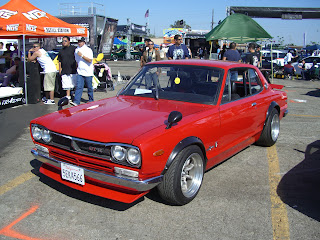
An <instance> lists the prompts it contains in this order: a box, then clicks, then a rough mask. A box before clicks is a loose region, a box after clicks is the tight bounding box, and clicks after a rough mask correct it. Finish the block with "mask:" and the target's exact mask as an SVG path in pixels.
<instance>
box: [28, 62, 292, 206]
mask: <svg viewBox="0 0 320 240" xmlns="http://www.w3.org/2000/svg"><path fill="white" fill-rule="evenodd" d="M282 87H283V86H281V85H273V84H269V83H268V82H267V81H266V79H265V78H264V77H263V75H262V73H261V72H260V71H259V69H258V68H256V67H254V66H252V65H249V64H241V63H233V62H225V61H224V62H223V61H208V60H176V61H159V62H152V63H149V64H147V65H146V66H144V67H143V68H142V69H141V70H140V71H139V72H138V73H137V74H136V75H135V76H134V77H133V79H132V80H131V81H130V82H128V84H127V85H126V86H125V87H124V88H123V89H122V90H121V91H120V92H119V93H118V95H117V96H116V97H113V98H108V99H103V100H100V101H96V102H91V103H87V104H83V105H79V106H76V107H71V108H67V109H63V110H60V111H57V112H54V113H51V114H48V115H45V116H42V117H39V118H37V119H34V120H32V121H31V123H30V129H31V136H32V139H33V141H34V143H35V148H33V149H32V153H33V155H34V156H35V158H36V159H38V160H39V161H41V162H43V164H42V166H41V169H40V171H41V173H43V174H44V175H46V176H48V177H50V178H52V179H54V180H56V181H58V182H60V183H63V184H65V185H67V186H69V187H71V188H74V189H78V190H80V191H83V192H87V193H91V194H94V195H98V196H102V197H105V198H109V199H113V200H116V201H121V202H125V203H131V202H133V201H135V200H137V199H138V198H140V197H142V196H143V195H145V194H146V193H148V192H149V191H150V190H151V189H152V188H154V187H156V188H157V189H158V191H159V194H160V196H161V197H162V198H163V199H164V200H166V201H167V202H170V203H172V204H175V205H183V204H186V203H188V202H190V201H191V200H193V199H194V198H195V197H196V195H197V193H198V192H199V190H200V187H201V184H202V180H203V175H204V172H205V171H206V170H208V169H210V168H212V167H213V166H215V165H217V164H218V163H220V162H222V161H223V160H225V159H227V158H229V157H230V156H232V155H234V154H235V153H237V152H239V151H240V150H242V149H244V148H245V147H247V146H248V145H250V144H253V143H256V144H259V145H262V146H272V145H273V144H274V143H275V142H276V141H277V138H278V136H279V131H280V119H282V117H284V116H285V115H286V114H287V95H286V93H285V92H283V91H280V90H276V89H275V88H280V89H281V88H282ZM62 105H63V104H62Z"/></svg>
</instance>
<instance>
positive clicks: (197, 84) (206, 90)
mask: <svg viewBox="0 0 320 240" xmlns="http://www.w3.org/2000/svg"><path fill="white" fill-rule="evenodd" d="M223 75H224V70H223V69H221V68H215V67H201V66H190V65H189V66H186V65H160V64H159V65H146V66H144V67H143V68H142V69H141V70H140V72H139V73H138V74H137V75H136V76H135V77H134V78H133V79H132V80H131V81H130V82H129V83H128V84H127V86H126V87H125V88H124V90H123V91H122V92H121V94H120V95H126V96H139V97H148V98H155V99H168V100H176V101H184V102H192V103H202V104H216V101H217V97H218V93H219V89H220V86H221V82H222V79H223Z"/></svg>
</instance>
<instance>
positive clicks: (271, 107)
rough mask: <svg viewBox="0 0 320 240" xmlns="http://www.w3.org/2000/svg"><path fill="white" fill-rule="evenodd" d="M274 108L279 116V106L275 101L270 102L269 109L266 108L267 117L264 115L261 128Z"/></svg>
mask: <svg viewBox="0 0 320 240" xmlns="http://www.w3.org/2000/svg"><path fill="white" fill-rule="evenodd" d="M274 108H275V109H277V111H278V113H279V114H280V107H279V104H278V103H276V102H275V101H272V102H271V103H270V106H269V108H268V111H267V115H266V120H265V121H264V125H263V127H264V126H265V125H266V122H267V120H268V117H269V115H270V113H271V112H272V109H274Z"/></svg>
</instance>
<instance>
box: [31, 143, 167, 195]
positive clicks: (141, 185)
mask: <svg viewBox="0 0 320 240" xmlns="http://www.w3.org/2000/svg"><path fill="white" fill-rule="evenodd" d="M31 153H32V154H33V156H34V157H35V158H36V159H37V160H39V161H40V162H42V163H46V164H50V165H52V166H54V167H57V168H61V167H60V166H61V161H58V160H56V159H54V158H51V157H48V156H46V155H44V154H42V153H41V152H40V151H37V149H35V148H34V149H32V150H31ZM83 170H84V175H85V176H87V177H90V178H91V179H94V180H98V181H100V182H103V183H105V184H107V185H108V184H111V185H113V186H114V185H118V186H119V187H120V188H121V187H124V188H127V189H128V188H129V189H132V190H134V191H138V192H145V191H149V190H150V189H152V188H154V187H155V186H157V185H158V184H159V183H160V182H161V181H162V179H163V175H160V176H157V177H153V178H149V179H146V180H143V181H140V180H136V179H128V178H124V177H120V176H115V175H110V174H106V173H100V172H96V171H92V170H88V169H85V168H83Z"/></svg>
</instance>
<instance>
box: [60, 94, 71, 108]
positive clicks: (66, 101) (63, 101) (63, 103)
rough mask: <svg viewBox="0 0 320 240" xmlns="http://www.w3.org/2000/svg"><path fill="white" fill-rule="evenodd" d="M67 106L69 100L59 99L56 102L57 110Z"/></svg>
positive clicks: (65, 98)
mask: <svg viewBox="0 0 320 240" xmlns="http://www.w3.org/2000/svg"><path fill="white" fill-rule="evenodd" d="M68 104H69V99H68V98H67V97H63V98H60V100H59V102H58V106H59V107H58V110H62V107H63V106H65V105H68Z"/></svg>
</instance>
